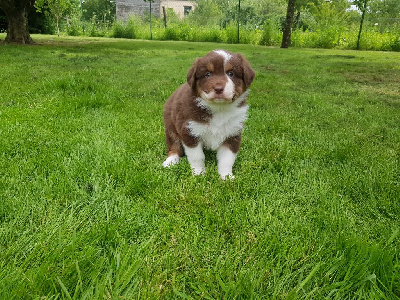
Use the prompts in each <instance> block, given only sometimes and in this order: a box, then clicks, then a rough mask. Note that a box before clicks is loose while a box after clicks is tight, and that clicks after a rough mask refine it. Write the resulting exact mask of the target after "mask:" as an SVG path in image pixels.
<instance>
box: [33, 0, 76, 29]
mask: <svg viewBox="0 0 400 300" xmlns="http://www.w3.org/2000/svg"><path fill="white" fill-rule="evenodd" d="M78 5H79V2H78V1H76V0H37V2H36V5H35V6H36V8H37V9H38V10H39V11H41V9H42V8H43V7H44V6H46V7H48V8H49V10H50V13H51V14H52V15H53V16H54V18H55V19H56V25H57V35H58V36H60V19H61V18H62V17H64V16H65V15H67V14H68V13H70V12H72V11H73V10H74V8H75V9H76V8H77V7H78Z"/></svg>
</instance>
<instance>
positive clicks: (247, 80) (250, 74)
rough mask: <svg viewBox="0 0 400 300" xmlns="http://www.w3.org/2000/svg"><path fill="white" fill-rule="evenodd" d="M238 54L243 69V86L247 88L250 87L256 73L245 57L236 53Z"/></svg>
mask: <svg viewBox="0 0 400 300" xmlns="http://www.w3.org/2000/svg"><path fill="white" fill-rule="evenodd" d="M238 56H239V57H240V59H241V61H242V69H243V82H244V86H245V87H246V89H247V88H249V87H250V85H251V83H252V82H253V80H254V77H255V76H256V73H255V72H254V70H253V69H252V68H251V67H250V64H249V62H248V61H247V59H246V58H245V57H244V56H243V55H242V54H240V53H238Z"/></svg>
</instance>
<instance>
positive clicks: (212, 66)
mask: <svg viewBox="0 0 400 300" xmlns="http://www.w3.org/2000/svg"><path fill="white" fill-rule="evenodd" d="M207 70H208V71H210V72H214V65H213V64H212V63H208V65H207Z"/></svg>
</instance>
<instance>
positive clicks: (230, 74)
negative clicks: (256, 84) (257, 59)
mask: <svg viewBox="0 0 400 300" xmlns="http://www.w3.org/2000/svg"><path fill="white" fill-rule="evenodd" d="M226 74H227V75H228V76H229V77H233V76H235V74H234V73H233V72H232V71H229V72H228V73H226Z"/></svg>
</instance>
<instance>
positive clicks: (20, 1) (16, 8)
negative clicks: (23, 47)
mask: <svg viewBox="0 0 400 300" xmlns="http://www.w3.org/2000/svg"><path fill="white" fill-rule="evenodd" d="M34 2H35V1H32V0H16V1H10V0H0V7H1V8H2V9H3V11H4V13H5V14H6V17H7V36H6V40H5V41H6V43H18V44H33V40H32V38H31V36H30V35H29V30H28V11H29V9H30V8H31V7H32V6H33V4H34Z"/></svg>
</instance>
